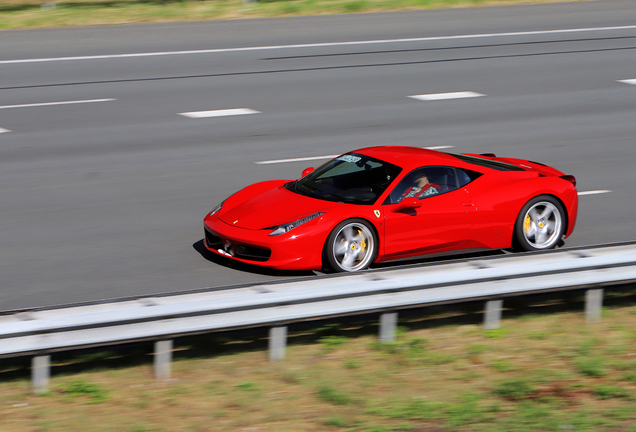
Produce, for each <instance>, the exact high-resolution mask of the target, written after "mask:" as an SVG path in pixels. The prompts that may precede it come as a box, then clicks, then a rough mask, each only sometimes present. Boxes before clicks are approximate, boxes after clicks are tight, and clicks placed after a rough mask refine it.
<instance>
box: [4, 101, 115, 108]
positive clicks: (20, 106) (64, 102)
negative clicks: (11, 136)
mask: <svg viewBox="0 0 636 432" xmlns="http://www.w3.org/2000/svg"><path fill="white" fill-rule="evenodd" d="M115 100H117V99H88V100H76V101H62V102H42V103H32V104H22V105H4V106H0V109H10V108H31V107H42V106H52V105H72V104H83V103H94V102H111V101H115Z"/></svg>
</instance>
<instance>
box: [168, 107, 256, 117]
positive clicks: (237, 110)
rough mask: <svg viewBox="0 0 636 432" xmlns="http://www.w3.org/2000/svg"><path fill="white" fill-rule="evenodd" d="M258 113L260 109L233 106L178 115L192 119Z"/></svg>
mask: <svg viewBox="0 0 636 432" xmlns="http://www.w3.org/2000/svg"><path fill="white" fill-rule="evenodd" d="M259 113H260V111H256V110H253V109H249V108H234V109H222V110H212V111H193V112H185V113H179V115H182V116H184V117H189V118H193V119H198V118H208V117H227V116H235V115H246V114H259Z"/></svg>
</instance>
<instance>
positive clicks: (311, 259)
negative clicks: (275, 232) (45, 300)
mask: <svg viewBox="0 0 636 432" xmlns="http://www.w3.org/2000/svg"><path fill="white" fill-rule="evenodd" d="M311 222H313V221H311ZM311 222H309V223H308V224H307V225H310V226H301V227H298V228H296V229H294V230H292V231H290V232H288V233H285V234H282V235H280V236H274V237H272V236H269V233H270V232H271V230H250V229H244V228H237V227H235V226H232V225H229V224H227V223H225V222H223V221H221V220H220V219H219V218H218V217H217V216H216V215H212V216H208V217H206V218H205V219H204V223H203V227H204V234H205V237H204V244H205V247H206V248H207V249H208V250H209V251H210V252H212V253H214V254H216V255H219V256H223V257H226V258H229V259H232V260H235V261H240V262H244V263H247V264H253V265H257V266H262V267H268V268H275V269H280V270H320V269H321V268H322V248H323V245H324V243H325V240H326V238H327V234H328V233H321V232H316V231H315V230H312V229H311V228H312V227H313V226H314V223H311Z"/></svg>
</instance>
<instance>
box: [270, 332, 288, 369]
mask: <svg viewBox="0 0 636 432" xmlns="http://www.w3.org/2000/svg"><path fill="white" fill-rule="evenodd" d="M286 346H287V326H282V327H271V328H270V329H269V361H272V362H275V361H280V360H284V359H285V348H286Z"/></svg>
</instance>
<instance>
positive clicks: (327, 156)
mask: <svg viewBox="0 0 636 432" xmlns="http://www.w3.org/2000/svg"><path fill="white" fill-rule="evenodd" d="M337 156H340V155H326V156H312V157H304V158H294V159H274V160H266V161H258V162H254V163H255V164H258V165H269V164H277V163H287V162H302V161H311V160H319V159H333V158H335V157H337Z"/></svg>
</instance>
